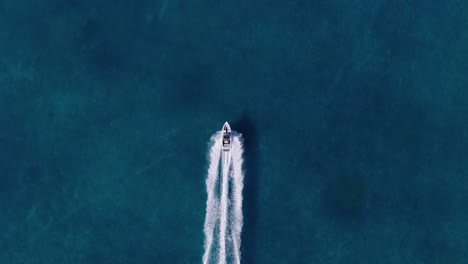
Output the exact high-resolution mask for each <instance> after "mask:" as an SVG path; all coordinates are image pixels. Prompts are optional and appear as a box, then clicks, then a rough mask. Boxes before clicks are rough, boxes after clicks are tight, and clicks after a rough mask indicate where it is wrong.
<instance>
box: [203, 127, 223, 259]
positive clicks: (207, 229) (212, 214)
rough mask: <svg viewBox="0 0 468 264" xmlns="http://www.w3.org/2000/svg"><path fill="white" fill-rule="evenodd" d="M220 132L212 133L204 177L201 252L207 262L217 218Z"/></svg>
mask: <svg viewBox="0 0 468 264" xmlns="http://www.w3.org/2000/svg"><path fill="white" fill-rule="evenodd" d="M220 137H221V132H218V133H216V134H214V135H213V136H212V137H211V140H210V144H211V148H210V153H209V156H208V159H209V161H210V163H209V167H208V175H207V177H206V191H207V194H208V197H207V200H206V216H205V225H204V228H203V231H204V233H205V245H204V247H205V253H204V254H203V263H204V264H207V263H209V262H208V261H209V260H210V253H211V248H212V246H213V236H214V229H215V226H216V221H217V218H218V203H219V202H218V199H217V198H216V181H217V179H218V172H219V159H220V157H221V140H219V138H220Z"/></svg>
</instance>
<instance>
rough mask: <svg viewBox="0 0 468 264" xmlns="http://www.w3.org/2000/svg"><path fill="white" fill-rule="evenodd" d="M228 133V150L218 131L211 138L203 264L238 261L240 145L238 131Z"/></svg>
mask: <svg viewBox="0 0 468 264" xmlns="http://www.w3.org/2000/svg"><path fill="white" fill-rule="evenodd" d="M231 135H232V142H231V145H232V146H231V151H222V150H221V146H222V133H221V132H218V133H216V134H214V135H213V136H212V137H211V142H210V150H209V155H208V159H209V167H208V175H207V177H206V191H207V195H208V197H207V201H206V216H205V225H204V233H205V245H204V249H205V252H204V254H203V264H211V263H216V264H225V263H236V264H240V259H241V257H240V245H241V237H240V235H241V231H242V223H243V222H242V221H243V220H242V189H243V186H244V183H243V181H244V174H243V171H242V163H243V158H242V155H243V146H242V138H241V135H240V134H237V133H235V132H234V131H233V132H232V134H231Z"/></svg>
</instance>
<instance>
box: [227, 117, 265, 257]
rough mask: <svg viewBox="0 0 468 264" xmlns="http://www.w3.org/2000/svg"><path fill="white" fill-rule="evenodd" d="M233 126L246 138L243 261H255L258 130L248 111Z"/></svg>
mask: <svg viewBox="0 0 468 264" xmlns="http://www.w3.org/2000/svg"><path fill="white" fill-rule="evenodd" d="M233 128H235V130H237V131H239V132H240V133H242V137H243V140H244V168H243V169H244V171H245V177H244V199H243V204H242V206H243V211H244V225H243V230H242V237H241V239H242V244H241V252H242V261H241V262H242V263H249V264H250V263H255V252H256V248H255V247H256V241H257V240H256V230H257V209H258V192H257V191H258V190H257V189H258V188H257V187H258V181H259V178H258V177H259V166H258V160H259V153H258V151H257V150H258V132H257V128H256V127H255V124H254V122H253V121H252V119H251V118H250V116H249V114H248V113H247V112H244V113H243V114H242V116H241V117H240V118H239V119H238V120H237V121H236V122H234V123H233Z"/></svg>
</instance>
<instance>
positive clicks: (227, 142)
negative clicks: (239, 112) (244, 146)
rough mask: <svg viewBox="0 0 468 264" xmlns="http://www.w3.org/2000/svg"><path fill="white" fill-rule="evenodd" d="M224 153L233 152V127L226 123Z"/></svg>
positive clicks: (224, 128) (223, 130)
mask: <svg viewBox="0 0 468 264" xmlns="http://www.w3.org/2000/svg"><path fill="white" fill-rule="evenodd" d="M221 131H222V132H223V151H230V150H231V127H230V126H229V123H228V122H226V123H224V126H223V129H222V130H221Z"/></svg>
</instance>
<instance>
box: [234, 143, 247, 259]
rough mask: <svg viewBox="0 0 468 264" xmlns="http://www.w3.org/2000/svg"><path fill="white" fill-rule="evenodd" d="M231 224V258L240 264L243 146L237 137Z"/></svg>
mask: <svg viewBox="0 0 468 264" xmlns="http://www.w3.org/2000/svg"><path fill="white" fill-rule="evenodd" d="M231 152H232V164H235V166H232V174H231V180H232V198H231V200H232V207H233V208H232V211H233V212H232V224H231V236H232V243H233V257H234V260H233V261H234V263H240V244H241V236H240V235H241V231H242V225H243V216H242V189H243V188H244V174H243V172H242V163H243V159H242V155H243V152H244V150H243V146H242V141H241V138H240V137H239V136H235V137H234V138H233V141H232V150H231Z"/></svg>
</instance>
